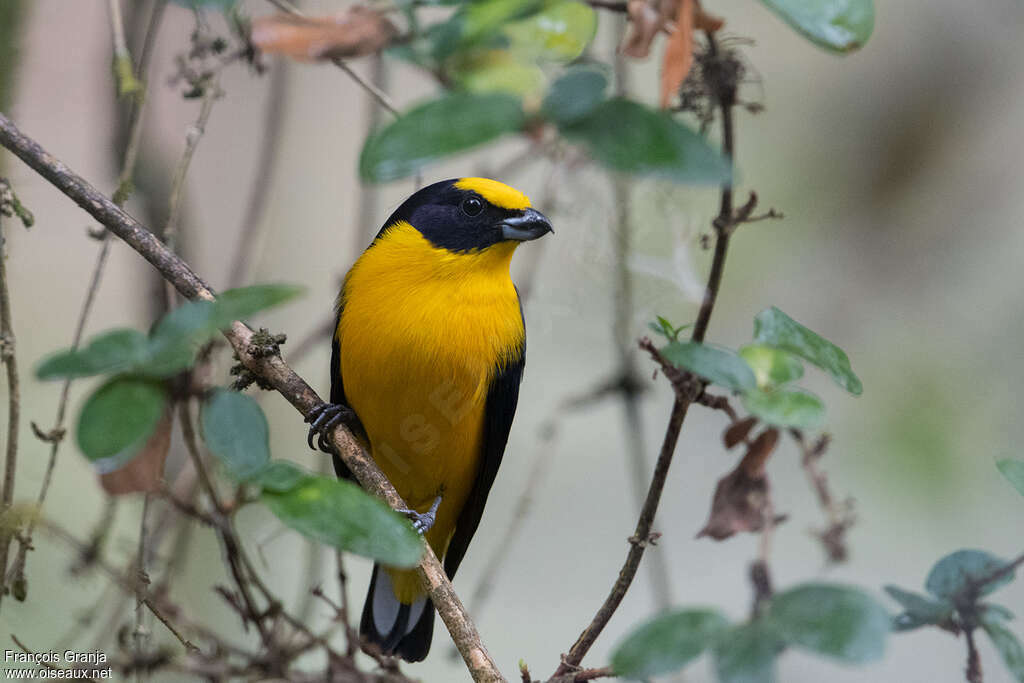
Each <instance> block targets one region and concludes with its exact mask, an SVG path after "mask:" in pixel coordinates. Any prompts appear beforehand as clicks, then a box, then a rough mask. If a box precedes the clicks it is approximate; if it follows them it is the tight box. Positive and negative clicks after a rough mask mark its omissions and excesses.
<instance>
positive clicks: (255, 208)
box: [228, 61, 291, 287]
mask: <svg viewBox="0 0 1024 683" xmlns="http://www.w3.org/2000/svg"><path fill="white" fill-rule="evenodd" d="M290 68H291V67H290V66H289V65H288V64H286V63H285V62H284V61H281V62H279V63H278V64H277V65H276V68H274V69H273V70H272V71H271V72H270V85H269V87H268V89H267V90H268V91H267V103H266V111H265V112H264V114H263V134H262V136H261V140H263V144H262V145H260V157H259V159H258V160H257V161H256V177H255V178H253V181H252V186H251V187H250V188H249V202H248V204H247V205H246V208H245V215H244V217H243V218H242V226H241V228H240V229H239V231H238V242H237V246H236V247H235V258H234V261H233V262H232V263H231V272H230V276H229V277H228V286H229V287H241V286H242V285H244V284H245V283H246V282H248V280H249V277H250V276H251V275H252V273H253V271H255V270H256V266H257V265H258V264H259V260H260V256H261V254H262V253H263V247H264V245H265V244H266V238H267V233H268V232H269V226H270V224H269V223H268V222H267V221H266V220H265V216H264V214H265V212H266V209H267V206H269V204H270V202H269V201H268V200H269V199H270V195H271V193H270V186H271V181H272V180H273V178H274V171H275V170H276V169H277V160H278V157H279V155H280V152H281V144H282V140H283V136H282V134H281V131H282V128H283V124H284V112H285V104H286V103H287V95H288V80H289V79H288V74H289V73H290Z"/></svg>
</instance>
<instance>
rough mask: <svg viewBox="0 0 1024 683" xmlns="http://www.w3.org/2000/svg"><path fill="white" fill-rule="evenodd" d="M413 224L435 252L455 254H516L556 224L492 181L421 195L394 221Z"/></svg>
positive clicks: (464, 182)
mask: <svg viewBox="0 0 1024 683" xmlns="http://www.w3.org/2000/svg"><path fill="white" fill-rule="evenodd" d="M402 222H404V223H408V224H409V225H411V226H413V227H414V228H416V230H418V231H419V232H420V234H421V235H423V237H425V238H426V239H427V240H428V241H429V242H430V243H431V244H432V245H433V246H434V247H437V248H439V249H445V250H447V251H450V252H452V253H466V252H480V251H484V250H486V249H488V248H490V247H493V246H495V245H499V244H502V245H505V246H506V248H514V247H515V245H517V244H518V243H519V242H525V241H527V240H534V239H537V238H538V237H541V236H543V235H545V234H547V233H549V232H553V231H552V229H551V223H550V221H548V219H547V218H545V217H544V214H542V213H541V212H539V211H537V210H536V209H533V208H531V207H530V199H529V198H528V197H527V196H526V195H525V194H523V193H522V192H520V191H519V190H516V189H515V188H512V187H509V186H508V185H505V184H504V183H499V182H498V181H497V180H491V179H490V178H458V179H453V180H443V181H441V182H439V183H434V184H433V185H428V186H427V187H424V188H423V189H421V190H419V191H417V192H416V193H415V194H413V195H412V196H411V197H409V198H408V199H407V200H405V202H403V203H402V205H401V206H400V207H398V209H397V210H396V211H395V212H394V213H393V214H392V215H391V217H390V218H389V219H388V221H387V223H385V224H384V225H385V227H384V230H382V231H381V234H382V235H383V234H384V233H385V232H387V230H388V228H389V227H390V226H393V225H396V224H399V223H402Z"/></svg>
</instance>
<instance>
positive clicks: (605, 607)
mask: <svg viewBox="0 0 1024 683" xmlns="http://www.w3.org/2000/svg"><path fill="white" fill-rule="evenodd" d="M708 40H709V43H710V47H711V49H712V50H715V49H716V46H715V39H714V36H709V38H708ZM716 95H717V103H718V106H719V108H720V110H721V113H722V154H723V156H725V157H726V159H728V160H729V161H731V160H732V159H733V156H734V145H735V138H734V130H733V118H732V113H733V105H734V104H735V98H736V90H735V84H732V85H731V87H724V88H722V87H720V88H718V92H717V93H716ZM755 202H756V196H755V195H751V200H750V201H749V202H747V204H746V205H745V206H744V207H743V209H742V210H741V211H740V212H736V213H734V211H733V204H732V183H731V181H730V182H726V183H723V185H722V188H721V202H720V208H719V213H718V217H717V218H716V219H715V221H714V226H715V251H714V256H713V257H712V262H711V272H710V274H709V275H708V282H707V286H706V287H705V289H704V299H703V301H702V303H701V307H700V312H699V313H698V315H697V321H696V322H695V323H694V326H693V334H692V336H691V340H692V341H695V342H703V341H704V337H705V335H706V334H707V330H708V324H709V323H710V321H711V313H712V311H713V310H714V307H715V302H716V301H717V299H718V291H719V287H720V286H721V281H722V274H723V272H724V270H725V256H726V253H727V251H728V248H729V237H730V235H731V234H732V229H733V228H734V227H735V225H736V223H737V220H738V218H741V217H742V216H741V214H743V213H744V212H745V215H746V216H749V215H750V212H751V211H753V208H754V205H755ZM697 395H699V394H697ZM692 400H693V399H692V398H689V396H688V394H685V393H684V392H681V391H679V390H678V388H677V391H676V399H675V402H674V404H673V406H672V414H671V416H670V417H669V423H668V427H667V428H666V430H665V438H664V441H663V442H662V447H661V452H660V454H659V455H658V461H657V463H656V464H655V467H654V473H653V475H652V477H651V484H650V487H649V488H648V491H647V498H646V500H645V501H644V507H643V509H642V510H641V513H640V518H639V519H638V520H637V525H636V531H635V532H634V534H633V536H632V538H630V543H631V545H630V549H629V552H628V554H627V555H626V561H625V563H624V564H623V566H622V569H621V570H620V571H619V576H618V578H617V579H616V581H615V583H614V585H613V586H612V590H611V592H610V593H609V595H608V597H607V598H605V601H604V604H602V605H601V607H600V609H598V611H597V613H596V614H595V615H594V618H593V619H592V620H591V622H590V624H589V625H588V626H587V627H586V628H585V629H584V630H583V633H581V634H580V636H579V638H577V639H576V642H575V643H574V644H573V646H572V649H570V650H569V653H568V654H567V655H565V657H563V658H562V663H561V664H560V665H559V666H558V668H557V669H556V670H555V673H554V676H553V678H557V677H558V676H561V675H564V674H566V673H568V672H570V671H572V670H573V669H574V668H576V667H578V666H579V664H580V662H581V661H582V660H583V657H584V656H585V655H586V654H587V651H589V650H590V648H591V646H592V645H593V644H594V642H595V641H596V640H597V637H598V636H599V635H600V634H601V631H603V630H604V627H605V626H606V625H607V623H608V621H609V620H610V619H611V617H612V615H613V614H614V613H615V610H616V609H618V606H619V604H620V603H621V602H622V599H623V597H625V595H626V591H627V590H628V589H629V586H630V585H631V584H632V582H633V578H634V577H635V576H636V570H637V567H638V566H639V565H640V560H641V558H642V557H643V554H644V550H645V549H646V546H647V545H648V544H649V543H650V542H651V527H652V525H653V523H654V516H655V513H656V512H657V510H658V504H659V503H660V501H661V493H662V490H663V489H664V487H665V479H666V477H667V476H668V470H669V466H670V465H671V463H672V455H673V453H674V452H675V446H676V442H677V441H678V439H679V430H680V428H681V427H682V423H683V420H684V419H685V418H686V411H687V408H689V406H690V402H691V401H692Z"/></svg>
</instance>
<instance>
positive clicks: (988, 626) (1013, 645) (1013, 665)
mask: <svg viewBox="0 0 1024 683" xmlns="http://www.w3.org/2000/svg"><path fill="white" fill-rule="evenodd" d="M981 627H982V628H983V629H985V633H987V634H988V637H989V638H990V639H991V640H992V644H993V645H995V646H996V650H998V651H999V656H1001V657H1002V658H1003V663H1005V664H1006V668H1007V669H1009V670H1010V673H1011V674H1013V677H1014V678H1015V679H1017V681H1019V682H1020V683H1024V646H1022V645H1021V643H1020V641H1019V640H1017V637H1016V636H1015V635H1013V632H1012V631H1010V630H1009V629H1008V628H1006V627H1005V626H1004V625H1003V624H1002V622H1000V621H999V620H998V619H984V618H983V619H982V622H981Z"/></svg>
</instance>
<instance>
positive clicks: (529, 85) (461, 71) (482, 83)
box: [450, 50, 544, 97]
mask: <svg viewBox="0 0 1024 683" xmlns="http://www.w3.org/2000/svg"><path fill="white" fill-rule="evenodd" d="M450 71H451V73H452V76H453V77H454V79H455V80H456V82H457V83H458V85H459V87H460V88H462V89H463V90H468V91H469V92H474V93H488V92H504V93H511V94H513V95H518V96H520V97H523V96H526V95H532V94H534V93H539V91H540V90H541V88H542V87H543V86H544V72H542V71H541V70H540V67H538V66H537V65H536V64H533V63H530V62H527V61H524V60H522V59H519V58H517V57H516V55H514V54H513V53H511V52H509V51H508V50H487V51H485V52H474V53H473V54H472V55H470V56H467V57H466V58H465V59H460V60H457V61H456V64H454V65H453V66H452V67H451V69H450Z"/></svg>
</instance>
